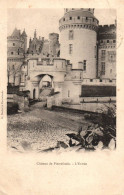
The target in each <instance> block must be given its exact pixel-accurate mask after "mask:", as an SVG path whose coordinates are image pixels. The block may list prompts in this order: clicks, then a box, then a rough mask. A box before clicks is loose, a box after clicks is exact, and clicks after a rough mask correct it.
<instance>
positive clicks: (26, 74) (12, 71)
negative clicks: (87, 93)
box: [7, 8, 116, 102]
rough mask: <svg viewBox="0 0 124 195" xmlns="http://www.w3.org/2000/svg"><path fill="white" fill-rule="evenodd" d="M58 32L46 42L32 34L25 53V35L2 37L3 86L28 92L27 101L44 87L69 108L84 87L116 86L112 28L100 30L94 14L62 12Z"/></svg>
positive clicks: (75, 10)
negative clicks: (4, 58)
mask: <svg viewBox="0 0 124 195" xmlns="http://www.w3.org/2000/svg"><path fill="white" fill-rule="evenodd" d="M59 30H60V35H59V34H57V33H50V34H49V40H46V39H44V37H39V38H38V37H37V32H36V30H35V32H34V37H33V39H31V38H30V39H29V47H28V48H27V34H26V32H25V30H24V31H23V32H22V33H21V32H20V30H17V29H16V28H15V29H14V31H13V33H12V35H11V36H8V37H7V42H8V51H7V55H8V57H7V73H8V85H10V84H11V85H16V86H17V85H19V87H20V90H23V91H24V90H29V91H30V98H32V99H33V98H35V99H39V98H40V96H41V93H42V89H43V86H45V85H46V86H48V85H49V87H51V88H52V89H54V92H59V98H60V99H70V100H72V102H80V97H81V96H82V90H83V86H84V87H86V86H87V90H88V86H90V87H92V86H93V87H94V86H99V87H100V86H101V87H102V86H105V87H106V88H107V87H109V88H110V86H115V85H116V23H115V24H111V25H109V26H108V25H104V26H100V25H99V21H98V19H97V18H96V17H95V16H94V9H83V8H81V9H74V8H71V9H67V8H66V9H64V16H63V17H62V18H61V19H60V20H59ZM98 96H99V94H98ZM108 96H110V95H108Z"/></svg>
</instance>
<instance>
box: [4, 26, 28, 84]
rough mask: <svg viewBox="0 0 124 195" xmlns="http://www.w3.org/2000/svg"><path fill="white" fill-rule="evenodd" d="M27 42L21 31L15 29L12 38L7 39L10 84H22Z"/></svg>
mask: <svg viewBox="0 0 124 195" xmlns="http://www.w3.org/2000/svg"><path fill="white" fill-rule="evenodd" d="M24 45H25V40H24V38H23V36H22V35H21V33H20V30H18V29H16V28H15V29H14V31H13V33H12V34H11V36H8V37H7V74H8V84H12V85H19V84H20V68H21V65H22V63H23V61H24V53H25V51H24V48H25V47H24Z"/></svg>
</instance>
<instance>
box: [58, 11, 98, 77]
mask: <svg viewBox="0 0 124 195" xmlns="http://www.w3.org/2000/svg"><path fill="white" fill-rule="evenodd" d="M98 24H99V21H98V20H97V19H96V18H95V16H94V9H83V8H81V9H74V8H70V9H67V8H66V9H65V14H64V16H63V17H62V18H61V19H60V20H59V30H60V45H61V46H60V57H62V58H65V59H67V60H70V63H72V66H73V68H75V69H76V68H77V69H79V67H78V66H79V62H82V64H83V67H82V69H83V77H84V78H95V77H96V50H97V48H96V42H97V29H98Z"/></svg>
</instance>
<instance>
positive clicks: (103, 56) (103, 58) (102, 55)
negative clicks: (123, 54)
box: [101, 50, 106, 60]
mask: <svg viewBox="0 0 124 195" xmlns="http://www.w3.org/2000/svg"><path fill="white" fill-rule="evenodd" d="M105 56H106V50H102V51H101V59H102V60H105Z"/></svg>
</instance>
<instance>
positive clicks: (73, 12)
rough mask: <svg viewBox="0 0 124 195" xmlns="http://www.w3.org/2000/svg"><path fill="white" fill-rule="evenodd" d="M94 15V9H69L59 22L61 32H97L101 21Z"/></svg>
mask: <svg viewBox="0 0 124 195" xmlns="http://www.w3.org/2000/svg"><path fill="white" fill-rule="evenodd" d="M93 13H94V12H93V11H92V9H73V8H72V9H68V11H66V12H65V14H64V16H63V17H62V18H61V19H60V20H59V30H60V31H62V30H64V29H69V28H72V29H75V28H79V29H80V28H85V29H90V30H94V31H97V29H98V24H99V21H98V20H97V19H96V18H95V16H94V15H93Z"/></svg>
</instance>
